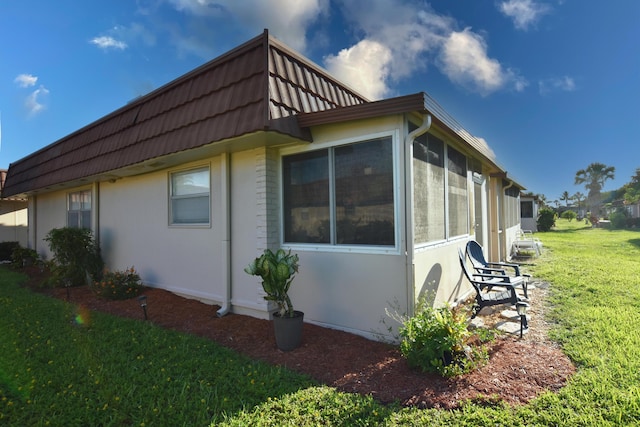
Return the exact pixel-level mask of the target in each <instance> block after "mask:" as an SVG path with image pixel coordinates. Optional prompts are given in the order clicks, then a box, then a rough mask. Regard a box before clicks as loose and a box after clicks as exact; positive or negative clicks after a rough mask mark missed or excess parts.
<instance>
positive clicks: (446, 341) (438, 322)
mask: <svg viewBox="0 0 640 427" xmlns="http://www.w3.org/2000/svg"><path fill="white" fill-rule="evenodd" d="M399 333H400V337H401V339H402V340H401V342H400V351H401V353H402V355H403V356H404V357H405V358H406V359H407V362H408V363H409V366H411V367H412V368H416V369H419V370H421V371H423V372H437V373H440V374H441V375H443V376H446V377H451V376H456V375H462V374H464V373H467V372H471V371H472V370H474V369H476V368H477V367H479V366H482V365H483V364H484V363H486V361H487V358H488V355H487V350H486V348H484V347H483V346H482V345H479V346H478V345H473V346H472V345H471V342H472V339H476V340H478V341H480V342H482V340H480V337H478V336H474V335H473V334H472V333H471V331H469V329H468V315H467V312H466V311H464V310H463V309H461V308H460V307H456V308H452V307H450V306H448V305H447V306H444V307H440V308H432V307H427V306H425V305H424V304H423V303H420V304H419V306H418V309H417V314H416V315H415V316H413V317H411V318H408V319H406V320H405V321H404V323H403V325H402V326H401V327H400V331H399ZM485 338H488V336H485Z"/></svg>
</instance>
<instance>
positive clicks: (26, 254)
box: [11, 245, 40, 268]
mask: <svg viewBox="0 0 640 427" xmlns="http://www.w3.org/2000/svg"><path fill="white" fill-rule="evenodd" d="M39 259H40V257H39V256H38V252H36V251H35V250H34V249H29V248H24V247H22V246H20V245H18V246H16V247H14V249H13V251H12V252H11V262H12V263H13V265H14V266H16V267H18V268H23V267H27V266H29V265H33V264H35V263H36V262H37V261H38V260H39Z"/></svg>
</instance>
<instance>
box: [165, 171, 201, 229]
mask: <svg viewBox="0 0 640 427" xmlns="http://www.w3.org/2000/svg"><path fill="white" fill-rule="evenodd" d="M170 185H171V189H170V193H171V203H170V223H171V224H172V225H193V224H197V225H205V224H209V223H210V211H211V209H210V206H211V204H210V202H209V200H210V197H211V196H210V190H209V188H210V179H209V168H208V167H205V168H198V169H192V170H188V171H182V172H174V173H172V174H171V183H170Z"/></svg>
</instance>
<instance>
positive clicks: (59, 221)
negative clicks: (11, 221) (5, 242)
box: [29, 187, 87, 259]
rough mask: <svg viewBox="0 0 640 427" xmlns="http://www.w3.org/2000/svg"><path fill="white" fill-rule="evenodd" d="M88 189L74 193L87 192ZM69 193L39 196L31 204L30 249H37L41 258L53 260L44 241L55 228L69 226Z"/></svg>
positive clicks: (62, 192) (60, 192)
mask: <svg viewBox="0 0 640 427" xmlns="http://www.w3.org/2000/svg"><path fill="white" fill-rule="evenodd" d="M85 189H87V187H82V188H78V189H74V190H72V191H79V190H85ZM67 194H68V193H67V192H66V191H57V192H53V193H47V194H38V195H37V196H35V198H32V199H31V200H30V202H29V210H30V212H29V215H30V217H31V216H32V217H33V220H31V218H30V220H29V223H30V224H34V226H32V227H30V228H29V240H30V242H29V247H32V248H33V249H35V250H36V251H37V252H38V254H40V256H42V257H44V258H46V259H51V251H49V245H48V244H47V242H45V241H44V240H43V239H44V237H45V236H46V235H47V233H49V231H50V230H52V229H54V228H60V227H65V226H66V225H67Z"/></svg>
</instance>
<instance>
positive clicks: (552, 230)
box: [541, 225, 593, 234]
mask: <svg viewBox="0 0 640 427" xmlns="http://www.w3.org/2000/svg"><path fill="white" fill-rule="evenodd" d="M591 228H593V227H591V225H585V226H583V227H578V228H563V229H562V230H558V229H557V228H552V229H551V230H549V231H547V232H546V233H562V234H566V233H575V232H576V231H582V230H587V229H591ZM541 233H543V232H541Z"/></svg>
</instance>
